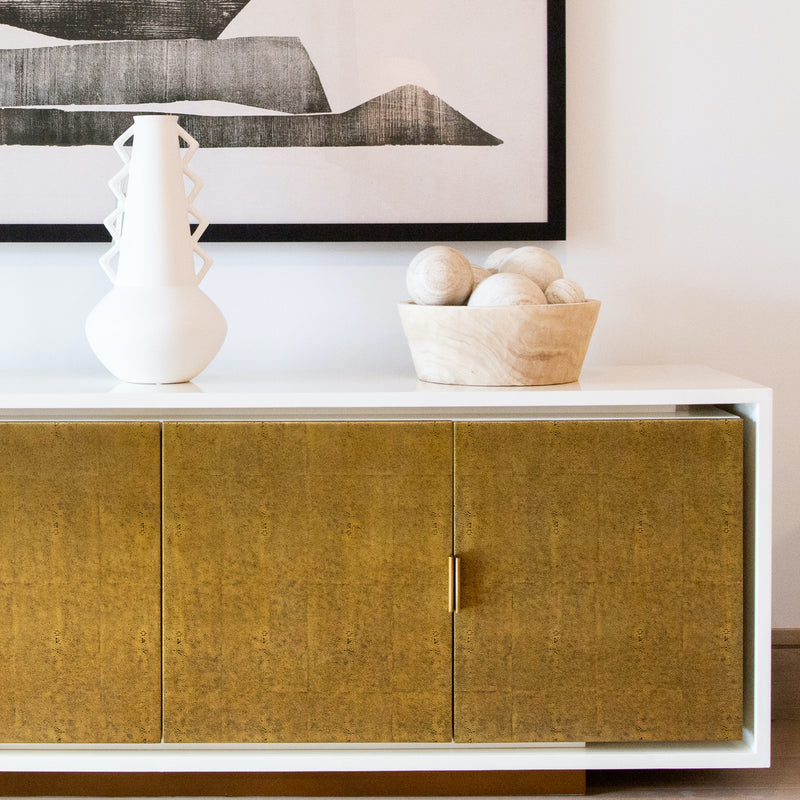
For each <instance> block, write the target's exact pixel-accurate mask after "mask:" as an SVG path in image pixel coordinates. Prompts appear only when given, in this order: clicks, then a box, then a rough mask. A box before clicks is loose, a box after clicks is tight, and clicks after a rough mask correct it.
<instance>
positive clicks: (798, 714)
mask: <svg viewBox="0 0 800 800" xmlns="http://www.w3.org/2000/svg"><path fill="white" fill-rule="evenodd" d="M772 663H773V682H772V683H773V689H772V691H773V714H772V716H773V722H772V735H773V738H772V767H771V768H770V769H755V770H736V769H726V770H635V771H616V770H612V771H595V772H588V773H587V776H586V796H588V797H599V798H603V800H645V798H646V799H647V800H673V799H675V800H677V798H708V800H712V799H713V798H738V800H757V799H758V800H760V799H761V798H770V800H800V646H797V645H793V646H786V647H776V648H774V649H773V658H772ZM39 777H41V776H39ZM118 777H122V776H118ZM88 783H89V784H91V781H89V782H88ZM6 785H7V786H8V784H6ZM51 786H52V784H51ZM2 788H3V787H2V786H0V796H6V797H8V796H11V797H14V796H19V795H17V792H19V793H25V792H26V790H28V791H27V792H26V795H25V796H28V797H30V796H33V795H38V794H39V793H38V792H33V791H30V789H31V788H33V787H32V786H31V785H30V784H29V785H28V786H24V785H23V786H22V787H20V788H18V789H17V792H8V791H5V792H4V791H2ZM119 788H120V787H117V790H118V791H117V792H115V793H114V794H115V795H116V796H118V797H119V796H127V797H132V796H134V795H133V793H132V794H130V795H129V794H127V793H126V792H125V791H124V790H123V791H122V792H120V791H119ZM130 788H132V786H131V785H130V784H129V785H128V790H130ZM430 790H431V793H432V794H433V786H431V787H430ZM62 791H63V789H62ZM134 791H135V790H134ZM140 791H142V790H141V789H140ZM262 791H263V789H262ZM426 791H427V789H426ZM45 794H47V795H48V796H54V795H55V796H58V792H57V791H55V792H54V791H47V792H45ZM75 794H76V793H73V794H72V796H73V797H74V796H75ZM107 794H110V793H107ZM170 794H171V795H172V796H178V794H179V793H178V792H175V793H172V792H171V793H170ZM209 794H210V793H205V796H209ZM83 796H84V797H86V796H88V795H83ZM418 796H419V795H418ZM295 800H296V798H295Z"/></svg>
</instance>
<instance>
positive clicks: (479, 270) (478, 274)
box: [472, 264, 492, 292]
mask: <svg viewBox="0 0 800 800" xmlns="http://www.w3.org/2000/svg"><path fill="white" fill-rule="evenodd" d="M491 274H492V273H491V272H489V270H488V269H485V268H484V267H479V266H478V265H477V264H473V265H472V291H473V292H474V291H475V287H476V286H477V285H478V284H479V283H480V282H481V281H485V280H486V279H487V278H488V277H489V276H490V275H491Z"/></svg>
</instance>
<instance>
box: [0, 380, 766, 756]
mask: <svg viewBox="0 0 800 800" xmlns="http://www.w3.org/2000/svg"><path fill="white" fill-rule="evenodd" d="M0 381H2V383H0V547H2V553H3V556H2V559H0V658H2V662H3V667H2V669H3V673H4V680H3V682H2V685H0V741H2V742H3V744H2V745H0V770H5V771H28V772H34V771H53V772H55V771H61V772H203V771H216V772H346V771H356V772H381V771H384V772H389V771H420V770H425V771H437V770H441V771H462V770H463V771H466V770H471V771H474V770H487V771H488V770H500V771H502V770H587V769H625V768H660V767H670V768H693V767H763V766H767V765H768V764H769V728H770V694H769V691H770V689H769V687H770V557H771V553H770V515H771V447H772V443H771V432H772V423H771V391H770V389H768V388H766V387H763V386H760V385H758V384H755V383H752V382H750V381H747V380H743V379H740V378H737V377H734V376H731V375H728V374H725V373H722V372H718V371H716V370H713V369H709V368H706V367H701V366H652V367H618V368H609V369H587V370H585V371H584V373H583V375H582V376H581V380H580V382H579V383H574V384H567V385H563V386H548V387H537V388H514V389H492V388H472V387H452V386H439V385H435V384H425V383H421V382H418V381H416V380H414V379H412V378H409V377H406V376H361V377H355V376H343V375H330V376H320V375H313V376H312V375H308V376H304V375H286V376H274V375H270V376H257V375H256V376H241V375H238V376H237V375H220V374H214V373H213V372H212V371H209V372H208V373H207V374H205V375H202V376H200V377H199V378H198V379H196V380H195V382H193V383H191V384H181V385H176V386H151V387H147V386H131V385H124V384H117V383H115V382H114V381H113V379H111V378H106V377H98V376H71V375H63V376H53V375H50V376H42V375H33V374H26V375H21V374H20V375H3V376H1V377H0Z"/></svg>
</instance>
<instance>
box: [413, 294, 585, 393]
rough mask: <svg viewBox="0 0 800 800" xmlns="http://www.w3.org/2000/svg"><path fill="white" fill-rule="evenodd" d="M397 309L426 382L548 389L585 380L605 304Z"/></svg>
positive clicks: (418, 372)
mask: <svg viewBox="0 0 800 800" xmlns="http://www.w3.org/2000/svg"><path fill="white" fill-rule="evenodd" d="M398 308H399V310H400V321H401V322H402V325H403V330H404V331H405V334H406V338H407V339H408V345H409V348H410V349H411V358H412V359H413V361H414V368H415V369H416V372H417V377H418V378H419V379H420V380H422V381H429V382H431V383H449V384H458V385H464V386H545V385H550V384H557V383H571V382H573V381H577V380H578V377H579V376H580V373H581V367H583V360H584V358H585V357H586V351H587V350H588V349H589V341H590V340H591V338H592V332H593V331H594V326H595V323H596V322H597V314H598V312H599V311H600V301H599V300H587V301H586V302H585V303H561V304H557V305H524V306H488V307H470V306H419V305H416V304H414V303H400V304H399V306H398Z"/></svg>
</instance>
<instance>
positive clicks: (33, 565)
mask: <svg viewBox="0 0 800 800" xmlns="http://www.w3.org/2000/svg"><path fill="white" fill-rule="evenodd" d="M160 492H161V433H160V426H159V425H158V423H147V424H138V423H96V422H91V423H72V422H69V423H68V422H57V423H49V422H48V423H28V422H26V423H2V424H0V553H2V557H0V658H1V659H2V682H1V683H0V740H2V741H6V742H64V743H67V742H158V741H160V740H161V498H160Z"/></svg>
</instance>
